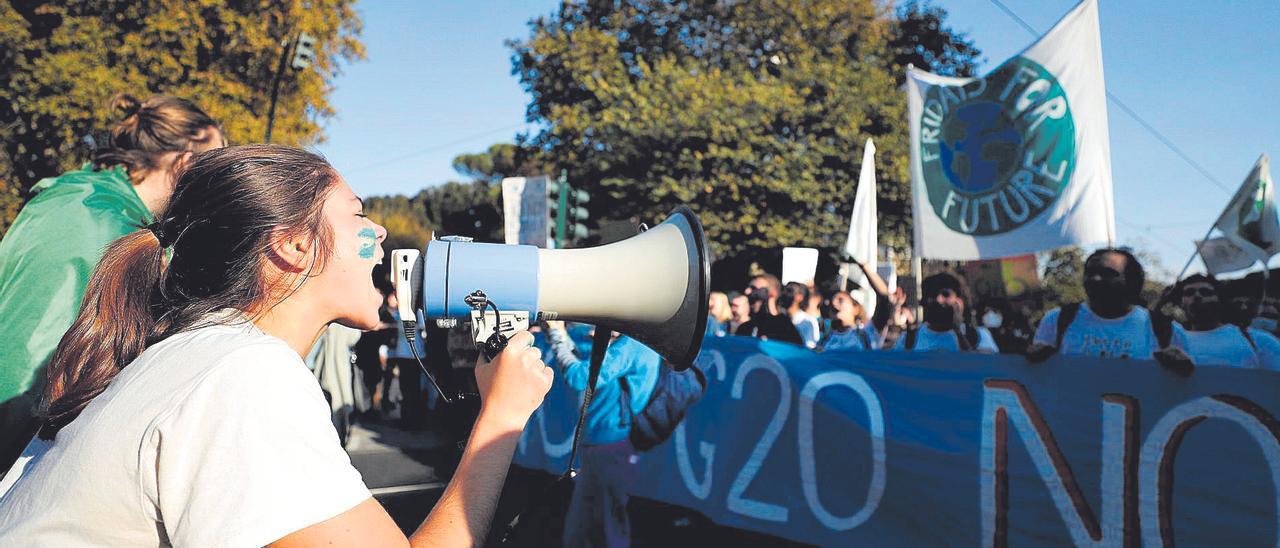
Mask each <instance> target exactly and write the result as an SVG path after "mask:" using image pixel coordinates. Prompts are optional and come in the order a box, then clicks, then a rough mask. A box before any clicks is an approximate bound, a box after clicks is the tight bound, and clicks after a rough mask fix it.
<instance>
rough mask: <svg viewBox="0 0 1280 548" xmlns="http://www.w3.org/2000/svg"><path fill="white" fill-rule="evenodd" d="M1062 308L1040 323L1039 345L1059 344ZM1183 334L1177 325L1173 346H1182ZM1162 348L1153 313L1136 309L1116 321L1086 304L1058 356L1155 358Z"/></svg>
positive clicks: (1045, 317)
mask: <svg viewBox="0 0 1280 548" xmlns="http://www.w3.org/2000/svg"><path fill="white" fill-rule="evenodd" d="M1061 312H1062V309H1060V308H1055V309H1053V310H1050V311H1049V312H1048V313H1047V314H1045V315H1044V319H1042V320H1040V327H1039V328H1037V329H1036V336H1035V342H1037V343H1040V344H1047V345H1049V346H1055V345H1057V343H1058V341H1057V339H1058V314H1060V313H1061ZM1181 331H1182V330H1180V329H1178V328H1177V327H1176V326H1175V327H1174V329H1173V338H1172V342H1171V343H1170V346H1173V345H1175V344H1177V343H1178V339H1179V337H1181ZM1159 349H1160V343H1159V342H1158V341H1157V339H1156V333H1155V331H1154V330H1153V329H1152V328H1151V313H1150V312H1148V311H1147V309H1145V308H1143V307H1141V306H1134V307H1133V310H1130V311H1129V313H1128V314H1125V315H1124V316H1121V317H1119V318H1114V319H1106V318H1102V317H1099V316H1098V315H1097V314H1094V313H1093V311H1092V310H1090V309H1089V305H1088V304H1084V303H1082V304H1081V305H1080V311H1079V312H1077V313H1076V317H1075V320H1074V321H1072V322H1071V325H1070V326H1068V327H1067V332H1066V333H1064V334H1063V336H1062V348H1059V349H1058V353H1059V354H1062V355H1065V356H1093V357H1097V358H1133V359H1141V360H1149V359H1151V354H1152V353H1153V352H1155V351H1156V350H1159Z"/></svg>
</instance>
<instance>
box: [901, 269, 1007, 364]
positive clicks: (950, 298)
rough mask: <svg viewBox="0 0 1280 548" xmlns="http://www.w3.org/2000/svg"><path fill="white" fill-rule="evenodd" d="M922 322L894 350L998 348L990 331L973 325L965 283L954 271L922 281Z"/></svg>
mask: <svg viewBox="0 0 1280 548" xmlns="http://www.w3.org/2000/svg"><path fill="white" fill-rule="evenodd" d="M920 285H921V293H922V294H923V299H922V303H923V304H924V324H922V325H921V326H919V327H916V328H914V329H911V330H909V331H907V332H906V333H905V334H904V335H903V336H902V337H901V338H899V339H898V342H897V344H895V345H894V347H893V349H894V350H905V351H908V352H925V351H950V352H982V353H987V354H994V353H997V352H999V351H1000V348H999V347H998V346H997V345H996V341H995V338H994V337H992V336H991V331H989V330H987V329H986V328H984V327H978V326H976V325H973V322H972V321H971V320H970V315H969V311H968V308H967V306H968V304H969V297H968V292H966V291H965V285H964V282H963V281H961V280H960V278H959V277H958V276H956V275H954V274H950V273H947V272H940V273H938V274H934V275H932V276H929V277H928V278H925V279H924V281H923V282H921V284H920Z"/></svg>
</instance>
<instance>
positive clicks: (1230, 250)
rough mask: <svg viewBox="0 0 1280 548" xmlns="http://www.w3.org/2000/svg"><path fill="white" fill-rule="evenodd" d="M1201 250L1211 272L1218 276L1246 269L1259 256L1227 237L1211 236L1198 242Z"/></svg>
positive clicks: (1197, 246) (1202, 258)
mask: <svg viewBox="0 0 1280 548" xmlns="http://www.w3.org/2000/svg"><path fill="white" fill-rule="evenodd" d="M1196 248H1197V249H1199V250H1200V259H1201V260H1203V261H1204V266H1205V268H1206V269H1208V270H1209V273H1210V274H1213V275H1214V276H1217V275H1218V274H1223V273H1226V272H1235V271H1237V270H1244V269H1246V268H1249V267H1251V266H1253V265H1254V263H1256V262H1258V256H1257V255H1256V254H1253V253H1250V252H1248V251H1245V250H1243V249H1241V248H1240V246H1238V245H1236V244H1235V243H1233V242H1232V241H1231V240H1230V239H1228V238H1225V237H1218V238H1210V239H1208V240H1203V241H1201V242H1198V243H1197V244H1196Z"/></svg>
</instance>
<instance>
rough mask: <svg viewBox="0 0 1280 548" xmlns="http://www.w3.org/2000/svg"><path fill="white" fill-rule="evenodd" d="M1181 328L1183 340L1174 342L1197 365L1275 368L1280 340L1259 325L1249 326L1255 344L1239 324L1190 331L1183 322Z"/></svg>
mask: <svg viewBox="0 0 1280 548" xmlns="http://www.w3.org/2000/svg"><path fill="white" fill-rule="evenodd" d="M1179 330H1180V331H1182V340H1180V341H1175V342H1174V343H1171V346H1177V347H1178V348H1181V349H1182V350H1183V351H1185V352H1186V353H1187V355H1188V356H1191V361H1192V362H1194V363H1195V364H1196V365H1197V366H1210V367H1235V368H1239V369H1271V370H1275V368H1276V358H1277V357H1280V353H1278V351H1280V341H1277V340H1276V339H1275V337H1272V336H1271V335H1270V334H1268V333H1266V332H1264V331H1261V330H1258V329H1253V328H1250V329H1249V336H1250V337H1251V338H1252V339H1253V344H1249V341H1248V340H1247V339H1245V337H1244V334H1243V333H1241V332H1240V328H1239V327H1236V326H1235V325H1231V324H1226V325H1221V326H1218V327H1217V328H1216V329H1211V330H1209V331H1191V330H1188V329H1185V328H1182V327H1181V326H1180V327H1179ZM1255 346H1256V347H1257V348H1256V350H1255V348H1254V347H1255Z"/></svg>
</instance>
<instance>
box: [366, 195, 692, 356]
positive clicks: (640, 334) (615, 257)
mask: <svg viewBox="0 0 1280 548" xmlns="http://www.w3.org/2000/svg"><path fill="white" fill-rule="evenodd" d="M391 260H392V270H393V276H394V280H393V281H394V283H395V287H396V294H397V297H398V299H399V302H400V314H401V317H402V318H413V317H416V313H417V311H419V310H421V311H422V315H423V316H424V317H425V318H426V319H427V320H428V321H431V320H435V321H436V322H437V324H438V325H442V326H446V327H450V326H454V325H457V323H458V322H459V321H461V320H466V319H470V320H471V321H472V325H473V331H475V330H477V329H478V327H477V326H480V327H484V326H485V325H488V326H489V329H490V332H492V331H493V330H497V331H499V332H504V331H513V330H515V329H520V328H524V327H527V326H528V325H529V323H530V322H536V321H537V320H540V319H542V320H567V321H574V322H583V323H590V324H594V325H596V327H597V328H598V329H608V330H611V331H616V332H618V333H621V334H623V335H626V336H628V337H631V338H633V339H635V340H637V341H639V342H641V343H643V344H645V345H646V346H648V347H649V348H652V349H653V350H654V351H655V352H657V353H658V355H660V356H662V358H663V359H664V360H665V361H666V362H667V363H669V364H670V365H671V366H672V367H673V368H675V369H676V370H684V369H686V368H688V367H689V365H690V364H692V363H693V359H694V357H696V356H697V355H698V351H699V350H700V349H701V347H702V337H703V335H704V333H705V331H706V328H707V296H708V291H709V282H710V280H709V278H710V258H709V257H708V254H707V245H706V238H705V236H704V234H703V231H702V224H701V223H700V222H698V218H697V216H695V215H694V213H693V211H692V210H690V209H689V208H688V207H685V206H680V207H678V208H676V209H675V211H673V212H672V213H671V215H670V216H668V217H667V219H666V220H665V221H663V222H662V223H661V224H659V225H657V226H655V227H653V228H651V229H648V230H644V231H642V232H641V233H639V234H637V235H635V236H633V237H631V238H628V239H626V240H623V241H620V242H615V243H612V244H609V245H604V246H600V247H593V248H584V249H539V248H537V247H534V246H531V245H506V244H488V243H478V242H471V241H466V240H464V239H457V238H442V239H433V240H431V241H430V242H428V243H427V245H426V248H425V250H424V251H423V252H419V251H418V250H414V249H397V250H395V251H392V252H391ZM486 308H493V309H495V310H494V312H492V313H491V312H489V311H488V310H486ZM484 336H485V335H484V333H481V332H478V333H477V340H478V341H479V340H481V339H483V338H484Z"/></svg>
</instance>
